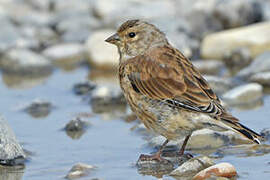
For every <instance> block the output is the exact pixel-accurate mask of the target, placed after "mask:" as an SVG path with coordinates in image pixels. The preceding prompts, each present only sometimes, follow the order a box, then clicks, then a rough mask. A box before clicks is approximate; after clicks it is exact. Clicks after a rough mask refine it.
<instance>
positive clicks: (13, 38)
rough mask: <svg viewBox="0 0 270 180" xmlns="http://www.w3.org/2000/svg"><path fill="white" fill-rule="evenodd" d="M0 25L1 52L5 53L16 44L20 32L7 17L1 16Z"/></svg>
mask: <svg viewBox="0 0 270 180" xmlns="http://www.w3.org/2000/svg"><path fill="white" fill-rule="evenodd" d="M0 26H1V28H0V53H3V52H5V51H6V50H8V49H9V48H12V47H15V46H16V44H17V41H18V39H19V38H20V33H19V31H18V29H17V28H16V27H15V26H14V25H13V24H12V23H11V22H9V21H8V20H7V19H3V18H0Z"/></svg>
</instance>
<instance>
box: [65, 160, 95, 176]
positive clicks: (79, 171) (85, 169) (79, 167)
mask: <svg viewBox="0 0 270 180" xmlns="http://www.w3.org/2000/svg"><path fill="white" fill-rule="evenodd" d="M96 168H97V167H96V166H92V165H88V164H84V163H77V164H75V165H74V166H73V167H72V168H71V170H70V171H69V172H68V174H67V175H66V176H65V178H66V179H78V178H80V177H85V176H88V175H89V174H90V173H91V172H92V171H94V170H95V169H96Z"/></svg>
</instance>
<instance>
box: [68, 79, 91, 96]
mask: <svg viewBox="0 0 270 180" xmlns="http://www.w3.org/2000/svg"><path fill="white" fill-rule="evenodd" d="M95 88H96V84H94V83H92V82H90V81H86V82H80V83H77V84H75V85H74V87H73V92H74V93H75V94H77V95H85V94H89V93H90V92H91V91H92V90H94V89H95Z"/></svg>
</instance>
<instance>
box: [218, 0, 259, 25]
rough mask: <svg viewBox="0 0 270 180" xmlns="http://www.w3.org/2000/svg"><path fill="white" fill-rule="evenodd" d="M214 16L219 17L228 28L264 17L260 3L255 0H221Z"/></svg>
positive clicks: (250, 22) (257, 20)
mask: <svg viewBox="0 0 270 180" xmlns="http://www.w3.org/2000/svg"><path fill="white" fill-rule="evenodd" d="M228 10H229V11H228ZM213 16H215V17H216V18H217V19H219V21H220V22H221V23H222V25H223V27H224V28H226V29H229V28H235V27H240V26H245V25H248V24H252V23H255V22H259V21H261V20H262V18H263V14H262V9H261V6H260V3H258V2H256V1H255V0H237V1H235V0H226V1H223V0H219V1H218V3H217V4H216V7H215V8H214V12H213Z"/></svg>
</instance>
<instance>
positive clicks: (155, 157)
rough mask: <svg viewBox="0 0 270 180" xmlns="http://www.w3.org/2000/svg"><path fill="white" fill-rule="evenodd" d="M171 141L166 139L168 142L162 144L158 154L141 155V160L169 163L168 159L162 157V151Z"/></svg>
mask: <svg viewBox="0 0 270 180" xmlns="http://www.w3.org/2000/svg"><path fill="white" fill-rule="evenodd" d="M168 142H169V140H168V139H166V141H165V142H164V143H163V144H162V146H161V147H160V149H159V150H158V152H156V153H155V154H153V155H145V154H141V155H140V158H139V159H140V160H141V161H152V160H156V161H167V160H166V159H164V158H162V157H161V154H162V151H163V149H164V148H165V146H166V144H168Z"/></svg>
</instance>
